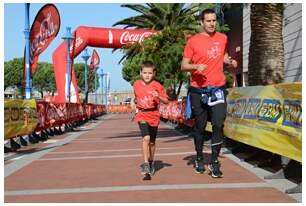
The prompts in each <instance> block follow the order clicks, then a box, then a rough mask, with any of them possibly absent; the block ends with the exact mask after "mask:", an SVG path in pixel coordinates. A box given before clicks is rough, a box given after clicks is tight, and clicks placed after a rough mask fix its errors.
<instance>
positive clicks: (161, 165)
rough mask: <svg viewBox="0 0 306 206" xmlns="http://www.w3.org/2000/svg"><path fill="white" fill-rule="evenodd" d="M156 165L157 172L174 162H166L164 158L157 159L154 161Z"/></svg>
mask: <svg viewBox="0 0 306 206" xmlns="http://www.w3.org/2000/svg"><path fill="white" fill-rule="evenodd" d="M154 166H155V172H157V171H159V170H161V169H163V168H164V167H171V166H172V164H169V163H165V162H163V161H162V160H155V161H154Z"/></svg>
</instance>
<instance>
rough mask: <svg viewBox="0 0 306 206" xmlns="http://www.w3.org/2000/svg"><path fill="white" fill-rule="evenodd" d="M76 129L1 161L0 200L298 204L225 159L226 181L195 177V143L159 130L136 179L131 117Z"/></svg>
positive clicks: (136, 137) (137, 152)
mask: <svg viewBox="0 0 306 206" xmlns="http://www.w3.org/2000/svg"><path fill="white" fill-rule="evenodd" d="M105 118H106V119H105ZM77 130H79V131H74V132H70V133H67V134H65V135H61V136H58V137H52V139H50V140H54V141H50V142H52V143H49V144H48V143H47V144H37V145H36V148H35V146H31V148H29V150H31V151H30V152H28V153H27V152H26V150H27V147H25V148H23V151H24V155H23V156H21V157H18V158H17V159H16V160H10V161H9V162H8V163H6V164H5V179H4V189H5V194H4V195H5V196H4V201H5V202H7V203H9V202H42V203H49V202H51V203H58V202H296V200H295V199H293V198H291V197H290V196H288V195H287V194H284V193H283V192H281V191H279V190H277V189H276V188H274V187H273V186H271V185H270V184H269V183H268V182H266V181H264V180H263V179H262V178H260V177H258V176H256V175H255V174H254V173H252V172H250V171H249V170H247V169H245V168H244V167H241V166H240V165H239V164H237V163H236V162H234V161H233V160H231V159H230V158H228V157H227V156H226V155H222V156H221V157H220V160H221V163H222V171H223V172H224V178H221V179H212V178H211V177H210V176H209V175H208V174H207V171H206V172H205V173H204V174H196V173H195V172H194V169H193V162H194V158H195V155H194V149H193V140H192V139H190V138H188V137H186V136H182V135H181V134H179V133H178V132H177V131H175V130H173V129H171V128H168V127H166V126H164V125H161V126H160V129H159V133H158V139H157V151H156V165H157V171H156V174H155V175H154V176H153V179H152V180H151V181H143V180H142V175H141V174H140V171H139V165H140V164H141V163H142V156H141V138H140V133H139V130H138V126H137V124H135V123H132V122H131V121H130V120H129V115H126V114H117V115H106V116H104V117H103V119H100V120H97V121H95V122H91V123H87V124H86V125H84V126H83V127H80V128H77ZM33 147H34V149H33ZM209 156H210V154H209V151H207V150H206V151H205V157H206V159H208V158H209Z"/></svg>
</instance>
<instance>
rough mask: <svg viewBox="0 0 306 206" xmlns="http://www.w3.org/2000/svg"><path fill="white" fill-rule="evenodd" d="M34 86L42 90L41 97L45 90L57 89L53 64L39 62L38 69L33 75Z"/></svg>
mask: <svg viewBox="0 0 306 206" xmlns="http://www.w3.org/2000/svg"><path fill="white" fill-rule="evenodd" d="M32 86H33V88H35V89H37V90H38V91H39V92H40V94H41V98H43V92H44V91H51V92H52V93H54V92H55V91H56V86H55V79H54V71H53V66H52V64H50V63H47V62H43V63H38V66H37V70H36V72H35V73H34V75H33V79H32Z"/></svg>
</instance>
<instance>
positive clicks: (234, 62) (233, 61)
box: [231, 59, 238, 68]
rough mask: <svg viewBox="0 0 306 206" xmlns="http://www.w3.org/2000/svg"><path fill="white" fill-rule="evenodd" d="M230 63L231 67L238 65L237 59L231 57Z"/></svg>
mask: <svg viewBox="0 0 306 206" xmlns="http://www.w3.org/2000/svg"><path fill="white" fill-rule="evenodd" d="M231 64H232V67H234V68H237V66H238V63H237V61H236V60H235V59H233V60H232V61H231Z"/></svg>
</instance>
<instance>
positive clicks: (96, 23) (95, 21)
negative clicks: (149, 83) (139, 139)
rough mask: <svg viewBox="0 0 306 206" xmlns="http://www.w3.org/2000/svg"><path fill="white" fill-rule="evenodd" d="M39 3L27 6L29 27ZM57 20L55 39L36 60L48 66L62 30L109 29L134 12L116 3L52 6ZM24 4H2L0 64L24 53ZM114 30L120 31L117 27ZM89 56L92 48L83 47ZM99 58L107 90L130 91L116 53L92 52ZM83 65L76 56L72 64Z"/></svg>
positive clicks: (106, 51)
mask: <svg viewBox="0 0 306 206" xmlns="http://www.w3.org/2000/svg"><path fill="white" fill-rule="evenodd" d="M43 5H44V4H43V3H32V4H30V23H31V24H32V22H33V20H34V18H35V16H36V14H37V12H38V11H39V9H40V8H41V7H42V6H43ZM55 6H56V7H57V9H58V10H59V13H60V18H61V27H60V31H59V33H58V35H57V37H56V38H55V39H54V40H53V42H52V43H51V44H50V45H49V47H48V48H47V49H46V50H45V51H44V52H43V53H42V54H41V55H40V56H39V62H50V63H52V53H53V51H54V50H55V49H56V48H57V47H58V45H59V44H60V43H61V42H62V36H64V35H65V32H66V27H67V26H70V27H71V28H72V31H74V30H75V29H76V28H77V27H78V26H93V27H105V28H111V27H112V25H113V24H114V23H115V22H117V21H119V20H121V19H124V18H127V17H130V16H135V15H137V13H136V12H134V11H132V10H130V9H127V8H122V7H120V4H119V3H115V4H110V3H87V4H86V3H83V4H81V3H78V4H76V3H55ZM24 7H25V6H24V3H5V4H4V60H5V61H9V60H11V59H13V58H15V57H22V56H23V52H24V45H25V40H24V34H23V31H24V21H25V20H24V18H25V17H24V16H25V11H24V10H25V9H24ZM116 28H122V26H120V27H119V26H117V27H116ZM87 48H88V52H89V53H90V54H91V53H92V50H93V49H94V48H92V47H87ZM96 50H97V52H98V54H99V56H100V67H102V68H103V70H104V71H105V72H110V73H111V90H132V87H131V86H130V84H129V83H128V82H126V81H125V80H124V79H123V78H122V74H121V68H122V66H121V65H119V64H118V62H119V60H120V59H121V57H122V53H121V52H120V51H116V52H115V53H112V49H106V48H96ZM78 62H84V61H83V60H82V58H81V55H79V56H78V57H77V58H76V59H75V63H78Z"/></svg>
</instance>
